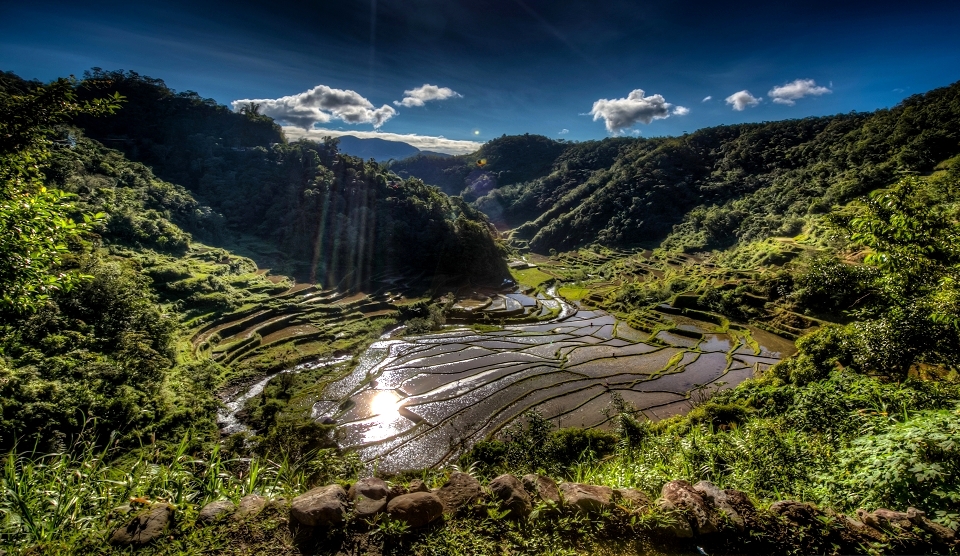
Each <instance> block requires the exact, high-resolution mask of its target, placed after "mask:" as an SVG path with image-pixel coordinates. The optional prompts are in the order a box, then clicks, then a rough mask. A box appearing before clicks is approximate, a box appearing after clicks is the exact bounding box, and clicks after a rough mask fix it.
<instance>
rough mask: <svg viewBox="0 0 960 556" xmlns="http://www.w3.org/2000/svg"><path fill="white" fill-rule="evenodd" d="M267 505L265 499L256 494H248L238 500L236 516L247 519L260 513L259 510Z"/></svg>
mask: <svg viewBox="0 0 960 556" xmlns="http://www.w3.org/2000/svg"><path fill="white" fill-rule="evenodd" d="M266 505H267V499H266V498H264V497H263V496H260V495H258V494H248V495H246V496H244V497H243V498H241V499H240V506H239V507H238V508H237V515H238V516H240V517H247V516H251V515H256V514H258V513H260V510H262V509H263V507H264V506H266Z"/></svg>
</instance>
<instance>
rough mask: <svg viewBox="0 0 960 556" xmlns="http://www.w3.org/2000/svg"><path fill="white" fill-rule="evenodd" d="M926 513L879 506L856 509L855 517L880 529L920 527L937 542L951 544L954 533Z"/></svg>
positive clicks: (905, 529) (954, 538)
mask: <svg viewBox="0 0 960 556" xmlns="http://www.w3.org/2000/svg"><path fill="white" fill-rule="evenodd" d="M926 516H927V514H926V513H925V512H922V511H920V510H918V509H916V508H907V511H906V512H897V511H894V510H888V509H886V508H879V509H877V510H874V511H873V512H868V511H866V510H863V509H859V510H857V517H858V518H860V521H862V522H863V523H865V524H866V525H867V526H869V527H873V528H874V529H879V530H881V531H891V530H896V529H900V530H903V531H910V530H911V529H912V528H913V527H917V528H919V529H922V530H924V531H926V532H927V533H929V534H930V536H931V537H933V539H934V541H935V542H937V543H939V544H946V545H949V544H952V543H953V542H954V541H955V540H956V533H954V532H953V531H951V530H950V529H948V528H946V527H944V526H943V525H940V524H939V523H935V522H933V521H930V520H929V519H927V517H926Z"/></svg>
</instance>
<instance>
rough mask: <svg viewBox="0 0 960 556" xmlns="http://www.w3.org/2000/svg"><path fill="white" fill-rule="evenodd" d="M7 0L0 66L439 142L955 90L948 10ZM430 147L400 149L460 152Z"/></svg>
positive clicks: (785, 112)
mask: <svg viewBox="0 0 960 556" xmlns="http://www.w3.org/2000/svg"><path fill="white" fill-rule="evenodd" d="M9 4H10V3H4V5H3V6H2V7H0V69H4V70H7V71H14V72H16V73H17V74H19V75H21V76H22V77H26V78H37V79H40V80H43V81H46V80H50V79H53V78H55V77H58V76H63V75H68V74H74V75H77V76H79V75H81V74H82V73H83V71H84V70H86V69H89V68H91V67H101V68H103V69H106V70H114V69H127V70H135V71H137V72H139V73H141V74H144V75H149V76H151V77H156V78H160V79H163V80H164V81H165V82H166V83H167V84H168V85H169V86H170V87H173V88H174V89H176V90H179V91H183V90H194V91H197V92H198V93H200V94H201V95H202V96H204V97H210V98H214V99H216V100H217V101H218V102H220V103H223V104H228V105H229V104H230V103H231V102H233V101H238V100H255V101H257V102H258V103H259V104H261V105H262V106H263V109H264V110H265V111H267V113H269V114H271V115H274V116H275V117H277V118H278V119H281V118H286V119H287V120H288V121H290V122H291V123H294V122H296V123H298V124H299V125H300V126H301V127H311V126H312V127H320V128H323V129H331V130H338V129H342V130H343V131H350V132H363V133H364V134H369V133H372V132H374V130H375V129H377V130H378V132H379V133H381V134H403V135H406V134H415V135H416V136H418V137H424V138H428V137H433V138H436V137H440V136H442V137H443V138H444V140H447V141H485V140H488V139H491V138H494V137H499V136H500V135H502V134H508V135H509V134H518V133H539V134H543V135H547V136H549V137H554V138H564V139H571V140H586V139H598V138H602V137H606V136H610V135H613V134H628V135H630V134H633V135H636V134H639V135H641V136H648V137H649V136H659V135H677V134H681V133H683V132H684V131H693V130H695V129H698V128H701V127H706V126H713V125H719V124H731V123H738V122H749V121H768V120H779V119H784V118H796V117H804V116H814V115H824V114H835V113H839V112H849V111H852V110H857V111H869V110H874V109H877V108H883V107H889V106H893V105H895V104H896V103H897V102H899V101H900V100H901V99H903V98H904V97H906V96H909V95H911V94H915V93H921V92H924V91H927V90H929V89H931V88H935V87H939V86H944V85H948V84H950V83H952V82H954V81H956V80H958V79H960V32H958V31H960V28H958V27H960V25H958V22H960V2H956V1H952V2H914V3H906V4H905V3H902V2H897V3H894V2H884V1H876V2H871V3H869V4H864V5H856V4H852V3H846V2H838V1H836V0H832V1H829V2H819V1H810V2H796V3H791V4H790V5H767V4H776V3H755V4H751V3H736V4H734V3H729V2H716V1H711V2H669V3H663V2H661V3H656V2H627V1H619V0H617V1H608V2H603V3H594V2H572V1H563V2H557V1H556V0H550V1H546V0H470V1H454V0H403V1H399V0H363V1H359V0H358V1H341V2H309V3H307V2H289V1H288V2H283V1H278V2H273V3H269V2H259V3H244V2H222V3H217V2H201V1H193V2H158V3H155V4H152V5H150V4H148V3H140V2H123V3H120V2H114V3H110V2H106V3H104V2H96V1H89V2H71V3H58V2H33V3H26V2H23V3H20V5H16V6H13V5H9ZM424 85H431V86H433V87H431V88H426V89H424V88H423V86H424ZM785 85H786V86H787V88H785V89H780V90H779V92H777V91H776V88H777V87H782V86H785ZM405 91H412V92H411V93H410V94H406V95H405ZM638 91H642V93H641V92H638ZM741 91H748V92H749V93H750V95H751V96H752V99H751V98H750V97H746V96H744V95H743V94H742V93H741V94H740V95H739V96H735V95H736V94H737V93H740V92H741ZM308 93H309V94H308ZM708 96H709V97H711V99H710V100H708V101H706V102H704V101H703V99H704V98H706V97H708ZM404 98H407V99H408V100H407V101H406V102H404ZM727 99H730V101H729V102H728V100H727ZM737 99H739V101H740V102H739V103H738V102H735V101H736V100H737ZM775 101H776V102H775ZM678 107H683V109H678ZM738 107H739V108H742V110H736V109H735V108H738ZM684 109H685V110H684ZM351 122H352V123H351ZM564 130H566V131H564ZM300 133H302V132H300ZM291 134H294V131H293V128H291ZM384 136H385V137H387V138H390V137H393V136H392V135H384ZM444 140H439V139H434V140H432V142H431V140H428V139H423V140H419V139H418V141H420V144H418V145H417V146H421V148H424V146H426V148H431V149H432V150H445V148H446V150H448V151H457V150H458V149H459V150H460V151H462V150H464V149H467V148H468V147H469V144H463V143H454V142H450V143H449V144H447V143H444ZM411 142H413V143H414V144H417V141H413V140H412V141H411Z"/></svg>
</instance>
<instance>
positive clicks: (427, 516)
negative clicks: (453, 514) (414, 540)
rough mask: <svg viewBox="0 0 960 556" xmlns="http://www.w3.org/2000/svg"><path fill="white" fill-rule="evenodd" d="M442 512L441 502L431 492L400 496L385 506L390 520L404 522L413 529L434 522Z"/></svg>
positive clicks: (442, 505)
mask: <svg viewBox="0 0 960 556" xmlns="http://www.w3.org/2000/svg"><path fill="white" fill-rule="evenodd" d="M443 511H444V504H443V501H442V500H440V497H439V496H437V495H436V494H434V493H432V492H412V493H410V494H401V495H400V496H397V497H396V498H394V499H393V500H390V502H389V503H388V504H387V515H388V516H390V519H396V520H400V521H404V522H406V523H407V525H409V526H410V527H412V528H414V529H416V528H417V527H423V526H424V525H428V524H430V523H432V522H434V521H436V520H437V518H439V517H440V516H442V515H443Z"/></svg>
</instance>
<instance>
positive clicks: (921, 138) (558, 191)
mask: <svg viewBox="0 0 960 556" xmlns="http://www.w3.org/2000/svg"><path fill="white" fill-rule="evenodd" d="M958 155H960V83H955V84H953V85H950V86H948V87H942V88H939V89H934V90H931V91H929V92H927V93H924V94H918V95H914V96H911V97H909V98H907V99H905V100H903V101H902V102H901V103H900V104H898V105H897V106H895V107H893V108H890V109H882V110H877V111H875V112H868V113H867V112H865V113H851V114H838V115H834V116H824V117H810V118H802V119H794V120H784V121H776V122H765V123H750V124H736V125H725V126H716V127H711V128H704V129H700V130H698V131H696V132H694V133H690V134H685V135H683V136H680V137H659V138H652V139H645V138H623V137H614V138H607V139H604V140H601V141H585V142H581V143H572V142H565V141H555V140H553V139H550V138H547V137H543V136H538V135H519V136H503V137H500V138H498V139H494V140H492V141H490V142H488V143H486V144H484V145H483V147H482V148H481V149H480V150H479V151H477V152H476V153H473V154H469V155H462V156H457V157H453V158H447V159H435V158H428V157H420V156H417V157H412V158H408V159H406V160H402V161H398V162H396V163H393V164H391V166H390V169H391V170H393V171H394V172H396V173H397V174H398V175H400V176H411V177H418V178H420V179H422V180H424V182H426V183H428V184H431V185H436V186H438V187H440V188H441V189H442V190H443V191H445V192H446V193H447V194H449V195H457V194H460V195H462V196H463V198H464V199H465V200H467V201H470V202H471V203H472V204H473V205H474V206H475V207H477V208H479V209H480V210H482V211H483V212H485V213H486V214H487V215H488V216H489V217H490V218H491V219H492V220H493V221H494V222H495V223H497V225H498V227H499V228H500V229H508V228H512V229H514V232H513V234H512V238H513V240H514V243H515V245H517V246H519V247H522V246H529V247H530V248H531V249H533V250H535V251H537V252H541V253H545V252H547V251H549V250H550V249H557V250H565V249H572V248H575V247H578V246H583V245H587V244H590V243H599V244H602V245H610V246H614V245H619V246H630V245H658V244H660V243H661V242H663V241H666V242H667V243H665V244H664V245H665V246H669V247H670V248H679V249H684V250H687V251H691V252H692V251H699V250H705V249H713V248H717V247H723V246H727V245H731V244H733V243H737V242H742V241H750V240H754V239H762V238H765V237H772V236H792V235H796V234H797V233H799V231H800V230H801V229H803V227H804V226H805V225H807V224H810V223H811V222H813V220H814V219H815V217H816V215H822V214H825V213H827V212H830V211H831V210H832V209H833V208H834V207H836V206H838V205H842V204H844V203H846V202H849V201H850V200H852V199H854V198H857V197H859V196H861V195H864V194H865V193H867V192H869V191H872V190H874V189H876V188H878V187H885V186H887V185H889V184H891V183H893V182H894V181H896V179H897V176H898V175H901V174H903V173H920V174H926V173H929V172H932V171H934V170H936V169H938V168H939V166H938V165H939V164H941V163H944V162H945V161H947V160H948V159H950V158H951V157H955V156H958Z"/></svg>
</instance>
